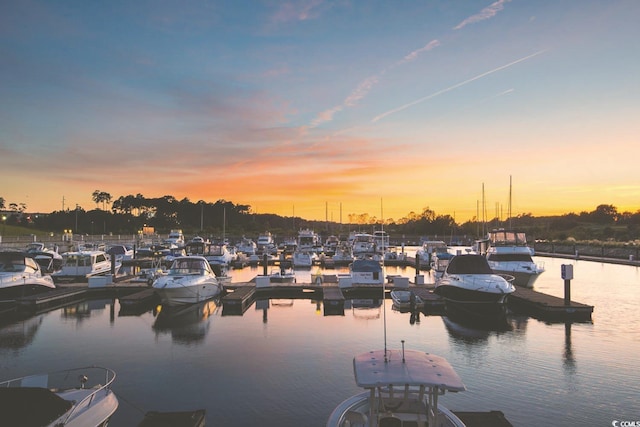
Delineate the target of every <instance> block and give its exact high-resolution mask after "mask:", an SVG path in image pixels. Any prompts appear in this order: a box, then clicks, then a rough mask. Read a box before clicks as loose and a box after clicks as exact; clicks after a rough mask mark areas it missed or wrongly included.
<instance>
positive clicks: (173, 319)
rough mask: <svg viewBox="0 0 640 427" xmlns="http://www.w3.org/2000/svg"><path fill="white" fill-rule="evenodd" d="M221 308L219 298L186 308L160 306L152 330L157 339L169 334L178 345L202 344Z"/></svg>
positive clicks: (186, 306)
mask: <svg viewBox="0 0 640 427" xmlns="http://www.w3.org/2000/svg"><path fill="white" fill-rule="evenodd" d="M220 306H221V304H220V301H219V299H217V298H216V299H210V300H207V301H203V302H200V303H198V304H189V305H185V306H176V307H173V306H159V307H158V314H157V317H156V320H155V322H154V323H153V326H152V329H153V331H154V332H155V333H156V337H157V336H159V335H162V334H169V335H170V336H171V340H172V341H173V342H175V343H176V344H185V345H192V344H200V343H202V342H203V341H204V338H205V337H206V335H207V333H208V332H209V325H210V321H211V317H212V316H213V315H214V314H215V313H216V311H218V309H219V307H220Z"/></svg>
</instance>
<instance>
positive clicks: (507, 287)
mask: <svg viewBox="0 0 640 427" xmlns="http://www.w3.org/2000/svg"><path fill="white" fill-rule="evenodd" d="M508 279H509V280H507V278H505V277H503V276H501V275H498V274H494V273H493V271H492V270H491V267H489V263H488V262H487V259H486V258H485V257H484V256H482V255H478V254H466V255H456V256H454V257H453V258H451V261H450V262H449V265H447V268H446V269H445V271H444V273H443V274H442V276H441V277H440V278H439V279H437V280H436V287H435V289H434V293H436V294H438V295H440V296H441V297H442V298H444V300H445V305H446V308H447V310H448V311H451V312H458V313H460V314H468V315H480V316H482V317H492V316H500V315H504V312H505V309H506V303H507V297H508V296H509V295H510V294H512V293H513V292H514V291H515V287H514V286H513V283H511V281H512V280H513V278H512V277H508Z"/></svg>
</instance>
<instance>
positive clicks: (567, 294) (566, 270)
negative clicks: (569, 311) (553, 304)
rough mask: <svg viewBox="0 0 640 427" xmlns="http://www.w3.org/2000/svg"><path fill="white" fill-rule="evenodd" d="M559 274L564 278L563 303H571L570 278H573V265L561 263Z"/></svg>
mask: <svg viewBox="0 0 640 427" xmlns="http://www.w3.org/2000/svg"><path fill="white" fill-rule="evenodd" d="M560 273H561V274H560V275H561V276H562V278H563V279H564V305H567V306H568V305H571V279H573V265H571V264H562V265H561V266H560Z"/></svg>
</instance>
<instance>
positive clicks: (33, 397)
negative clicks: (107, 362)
mask: <svg viewBox="0 0 640 427" xmlns="http://www.w3.org/2000/svg"><path fill="white" fill-rule="evenodd" d="M115 378H116V374H115V372H114V371H112V370H111V369H107V368H100V367H93V366H92V367H85V368H75V369H69V370H65V371H58V372H50V373H45V374H39V375H30V376H27V377H21V378H16V379H13V380H9V381H4V382H1V383H0V423H1V424H2V425H12V426H22V427H60V426H65V427H98V426H101V427H102V426H106V425H107V424H108V422H109V419H110V418H111V416H112V415H113V413H114V412H115V411H116V409H118V398H117V397H116V395H115V394H114V393H113V391H112V390H111V386H112V384H113V381H114V380H115ZM5 422H6V423H7V424H5Z"/></svg>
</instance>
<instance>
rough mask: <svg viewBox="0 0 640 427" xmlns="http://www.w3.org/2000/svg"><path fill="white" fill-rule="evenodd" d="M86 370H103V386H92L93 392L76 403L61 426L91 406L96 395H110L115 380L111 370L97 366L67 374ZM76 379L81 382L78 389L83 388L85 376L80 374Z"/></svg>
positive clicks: (113, 372) (114, 374)
mask: <svg viewBox="0 0 640 427" xmlns="http://www.w3.org/2000/svg"><path fill="white" fill-rule="evenodd" d="M86 369H96V370H103V371H104V384H100V383H98V384H96V385H95V386H93V389H94V391H93V392H92V393H91V394H89V395H88V396H86V397H85V398H84V399H82V400H81V401H80V402H78V403H76V405H75V406H74V407H73V409H72V410H71V412H69V414H68V415H67V419H66V420H65V421H64V423H63V424H66V422H67V420H69V419H71V417H72V416H73V415H74V414H75V413H76V412H79V411H81V410H82V409H84V408H88V407H90V406H91V404H92V403H93V401H94V399H95V398H96V396H98V394H104V396H107V395H109V393H111V384H113V381H115V379H116V373H115V371H113V370H111V369H108V368H101V367H99V366H89V367H86V368H78V369H73V370H71V371H68V372H69V373H71V372H74V371H75V372H82V371H85V370H86ZM78 378H79V379H80V381H81V386H80V388H85V385H84V382H86V380H87V376H84V374H80V376H79V377H78ZM83 380H84V381H83Z"/></svg>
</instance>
